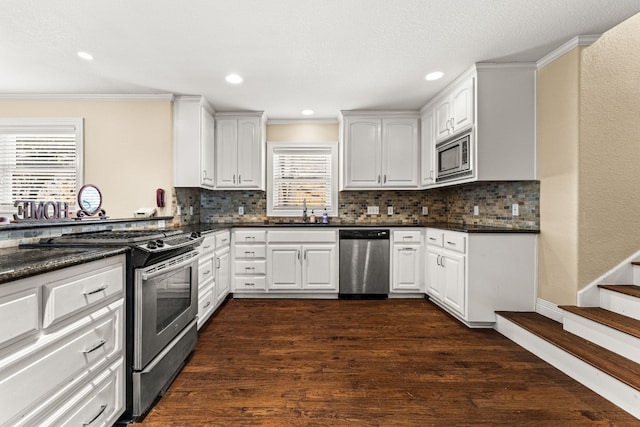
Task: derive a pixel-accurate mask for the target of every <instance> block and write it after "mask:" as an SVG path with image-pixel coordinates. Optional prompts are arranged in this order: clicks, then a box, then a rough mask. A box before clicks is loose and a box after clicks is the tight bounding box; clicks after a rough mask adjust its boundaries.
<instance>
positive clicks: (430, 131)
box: [420, 108, 436, 188]
mask: <svg viewBox="0 0 640 427" xmlns="http://www.w3.org/2000/svg"><path fill="white" fill-rule="evenodd" d="M434 118H435V111H434V109H433V108H427V109H426V110H424V111H423V112H422V114H421V115H420V185H421V186H422V187H425V188H426V187H430V186H432V185H434V184H435V183H436V165H435V152H436V151H435V150H436V136H435V121H434Z"/></svg>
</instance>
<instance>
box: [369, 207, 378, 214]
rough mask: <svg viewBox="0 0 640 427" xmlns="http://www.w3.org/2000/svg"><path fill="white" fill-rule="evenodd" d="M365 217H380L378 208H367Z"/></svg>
mask: <svg viewBox="0 0 640 427" xmlns="http://www.w3.org/2000/svg"><path fill="white" fill-rule="evenodd" d="M367 215H380V208H379V207H378V206H367Z"/></svg>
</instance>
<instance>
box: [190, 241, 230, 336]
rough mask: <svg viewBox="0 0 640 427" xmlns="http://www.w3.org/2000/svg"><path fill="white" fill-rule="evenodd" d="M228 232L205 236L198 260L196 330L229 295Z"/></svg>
mask: <svg viewBox="0 0 640 427" xmlns="http://www.w3.org/2000/svg"><path fill="white" fill-rule="evenodd" d="M230 241H231V237H230V232H229V230H218V231H216V232H213V233H209V234H206V235H205V238H204V240H203V241H202V244H201V245H200V247H199V250H200V259H199V260H198V329H200V328H201V327H202V325H204V323H205V322H206V321H207V320H209V318H210V317H211V315H212V314H213V313H214V312H215V311H216V309H217V308H218V307H219V306H220V304H221V303H222V301H224V299H225V298H226V297H227V295H228V294H229V288H230V283H231V276H230V268H231V267H230V249H229V248H230Z"/></svg>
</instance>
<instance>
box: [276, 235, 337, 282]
mask: <svg viewBox="0 0 640 427" xmlns="http://www.w3.org/2000/svg"><path fill="white" fill-rule="evenodd" d="M267 240H268V244H267V283H268V290H269V291H274V292H278V291H291V292H303V293H304V294H309V293H313V294H316V293H319V294H326V293H329V294H335V295H337V292H338V253H337V232H336V231H335V230H331V231H325V230H322V231H320V230H314V231H311V230H309V231H306V230H304V231H302V230H300V231H294V230H287V231H282V230H272V231H269V232H268V237H267Z"/></svg>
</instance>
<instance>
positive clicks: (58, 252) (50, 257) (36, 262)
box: [0, 247, 129, 284]
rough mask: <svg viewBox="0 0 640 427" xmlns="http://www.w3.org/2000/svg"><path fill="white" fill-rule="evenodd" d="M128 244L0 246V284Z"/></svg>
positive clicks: (116, 252)
mask: <svg viewBox="0 0 640 427" xmlns="http://www.w3.org/2000/svg"><path fill="white" fill-rule="evenodd" d="M128 250H129V248H127V247H108V248H107V247H100V248H68V247H66V248H33V247H29V248H20V247H12V248H5V249H0V284H2V283H7V282H11V281H14V280H18V279H24V278H26V277H31V276H35V275H38V274H43V273H47V272H49V271H54V270H59V269H61V268H65V267H71V266H73V265H78V264H83V263H86V262H90V261H95V260H99V259H102V258H108V257H112V256H115V255H120V254H124V253H126V252H127V251H128Z"/></svg>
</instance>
